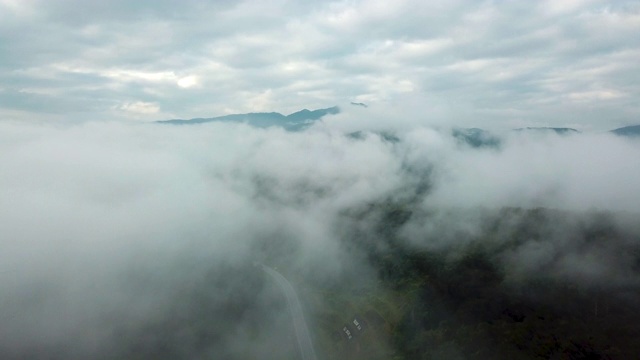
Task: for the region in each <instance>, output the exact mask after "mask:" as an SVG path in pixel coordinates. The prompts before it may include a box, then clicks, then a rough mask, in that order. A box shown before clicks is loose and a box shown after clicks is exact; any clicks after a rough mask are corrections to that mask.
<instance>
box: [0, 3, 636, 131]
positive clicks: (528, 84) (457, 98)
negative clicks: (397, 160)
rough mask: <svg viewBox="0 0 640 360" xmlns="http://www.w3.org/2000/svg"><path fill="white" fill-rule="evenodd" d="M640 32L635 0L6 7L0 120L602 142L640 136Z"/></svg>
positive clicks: (0, 20)
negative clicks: (617, 132) (637, 132)
mask: <svg viewBox="0 0 640 360" xmlns="http://www.w3.org/2000/svg"><path fill="white" fill-rule="evenodd" d="M639 33H640V1H637V0H620V1H602V0H563V1H558V0H548V1H475V0H473V1H472V0H447V1H438V0H434V1H423V0H399V1H386V0H371V1H357V0H349V1H322V2H319V1H318V2H315V1H314V2H311V1H287V0H272V1H253V0H248V1H226V0H223V1H197V0H186V1H180V2H178V1H169V0H161V1H136V2H130V1H123V0H114V1H100V2H98V1H90V2H88V1H81V0H20V1H18V0H0V54H2V55H1V56H0V121H7V120H9V121H19V122H54V123H77V122H83V121H106V120H118V121H132V122H147V121H151V120H161V119H171V118H193V117H211V116H218V115H224V114H228V113H244V112H257V111H277V112H281V113H284V114H287V113H291V112H295V111H297V110H300V109H302V108H309V109H314V108H323V107H329V106H334V105H344V104H349V103H350V102H352V101H353V102H363V103H366V104H368V105H369V106H370V107H369V108H370V109H371V111H372V112H376V111H381V112H383V111H382V110H383V109H391V110H389V111H387V112H386V113H391V114H394V113H395V114H397V111H396V112H394V111H393V110H394V109H402V113H401V116H403V117H406V118H409V119H411V121H412V122H413V123H417V124H421V123H427V122H430V121H438V122H446V123H450V124H455V125H459V126H468V127H481V128H515V127H523V126H569V127H574V128H578V129H580V130H585V131H604V130H609V129H613V128H617V127H621V126H626V125H632V124H637V123H640V105H639V103H638V101H637V99H638V98H639V97H640V65H638V64H639V62H638V59H640V37H639V36H637V34H639ZM389 121H394V120H393V119H390V120H389Z"/></svg>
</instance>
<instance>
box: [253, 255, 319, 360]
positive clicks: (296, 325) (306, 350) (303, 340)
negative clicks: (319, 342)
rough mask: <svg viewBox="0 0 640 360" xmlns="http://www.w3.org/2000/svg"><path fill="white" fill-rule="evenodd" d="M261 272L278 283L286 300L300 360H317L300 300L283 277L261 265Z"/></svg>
mask: <svg viewBox="0 0 640 360" xmlns="http://www.w3.org/2000/svg"><path fill="white" fill-rule="evenodd" d="M262 270H264V272H266V273H267V274H269V275H270V276H271V277H272V278H273V279H274V280H275V281H276V283H278V286H280V289H282V292H283V293H284V295H285V297H286V298H287V304H288V307H289V312H290V313H291V318H292V321H293V329H294V330H295V333H296V339H297V340H298V349H300V356H301V357H302V360H317V358H316V352H315V350H314V349H313V342H312V341H311V336H310V335H309V329H308V328H307V322H306V321H305V320H304V314H303V313H302V306H301V305H300V300H299V299H298V295H297V294H296V291H295V290H294V289H293V286H291V284H290V283H289V281H288V280H287V279H286V278H285V277H284V276H282V275H281V274H280V273H279V272H277V271H275V270H273V269H272V268H270V267H267V266H264V265H262Z"/></svg>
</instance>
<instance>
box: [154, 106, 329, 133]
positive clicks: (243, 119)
mask: <svg viewBox="0 0 640 360" xmlns="http://www.w3.org/2000/svg"><path fill="white" fill-rule="evenodd" d="M339 112H340V108H339V107H337V106H333V107H329V108H325V109H317V110H308V109H302V110H300V111H297V112H294V113H292V114H289V115H282V114H280V113H277V112H257V113H247V114H231V115H224V116H217V117H212V118H195V119H188V120H182V119H173V120H161V121H157V123H161V124H172V125H194V124H203V123H209V122H239V123H245V124H248V125H251V126H255V127H259V128H267V127H272V126H279V127H282V128H284V129H286V130H289V131H300V130H304V129H306V128H307V127H309V126H311V124H313V123H314V122H315V121H317V120H320V119H321V118H322V117H323V116H325V115H332V114H337V113H339Z"/></svg>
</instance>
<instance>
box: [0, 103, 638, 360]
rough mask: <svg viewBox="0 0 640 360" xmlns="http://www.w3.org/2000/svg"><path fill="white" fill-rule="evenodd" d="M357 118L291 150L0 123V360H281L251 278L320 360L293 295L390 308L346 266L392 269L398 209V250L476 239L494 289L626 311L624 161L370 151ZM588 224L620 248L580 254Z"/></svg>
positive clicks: (608, 144) (230, 133)
mask: <svg viewBox="0 0 640 360" xmlns="http://www.w3.org/2000/svg"><path fill="white" fill-rule="evenodd" d="M365 110H366V109H363V110H362V111H360V110H357V111H355V110H354V112H352V113H351V114H348V115H339V116H336V117H332V118H328V119H326V120H325V121H323V122H319V123H317V124H315V125H314V126H313V127H311V128H309V129H307V130H306V131H302V132H287V131H285V130H282V129H280V128H268V129H257V128H253V127H250V126H248V125H244V124H233V123H208V124H201V125H193V126H164V125H158V124H131V123H119V122H112V123H109V122H107V123H83V124H79V125H73V126H64V127H58V126H53V125H46V124H23V123H11V122H0V164H2V167H1V168H0V234H1V236H0V248H1V251H0V288H1V289H2V291H1V292H0V304H1V306H0V357H2V358H33V359H38V358H41V359H44V358H47V359H58V358H59V359H76V358H77V359H81V358H154V359H159V358H193V359H251V358H256V359H285V358H291V359H297V358H298V356H299V355H298V349H297V347H296V343H295V337H294V335H292V329H291V319H290V317H289V315H290V314H289V312H288V310H287V305H286V302H285V300H284V298H283V297H282V294H281V293H280V291H279V289H278V288H277V286H276V285H275V284H274V283H273V281H271V280H270V279H269V277H266V276H265V274H264V272H263V271H262V270H261V267H260V266H262V265H265V266H269V267H271V268H274V269H277V270H278V271H280V272H281V273H282V274H283V275H284V276H285V277H286V278H287V279H289V281H291V283H292V284H293V285H294V287H295V288H296V290H297V291H298V292H299V293H300V294H301V298H302V300H303V306H304V308H305V312H306V314H307V321H308V323H309V327H310V332H311V335H312V337H314V342H315V343H316V347H317V349H316V351H317V353H318V358H321V359H324V358H329V356H328V355H326V354H328V353H331V351H332V350H331V349H323V348H322V347H323V345H322V344H326V342H321V341H320V340H318V339H319V336H320V335H318V334H320V333H321V332H322V331H323V330H322V329H321V327H322V326H325V325H323V324H324V323H323V320H322V318H319V317H315V316H314V314H315V313H317V311H315V310H314V306H317V304H318V302H320V303H323V301H325V298H323V296H315V297H314V296H306V295H305V294H308V293H314V292H313V291H315V290H314V289H318V288H323V287H326V288H332V289H340V288H342V287H341V286H343V285H344V286H345V287H349V286H352V285H353V284H374V285H372V287H375V288H376V289H378V290H379V291H380V292H385V291H387V289H386V285H385V283H384V282H383V281H381V280H380V279H379V276H380V275H379V272H378V271H377V269H376V267H375V266H374V264H373V263H372V262H371V257H370V256H368V254H367V253H366V251H365V250H363V243H364V244H366V246H370V247H371V248H375V249H377V250H376V252H377V253H378V254H384V253H385V251H387V250H388V249H389V244H388V243H386V242H385V241H384V238H385V235H384V231H383V232H382V234H383V235H380V234H381V232H380V231H378V230H377V229H378V228H379V227H380V226H379V225H380V221H381V220H380V218H381V216H382V215H380V214H381V211H380V210H378V208H379V207H381V208H384V206H385V205H384V204H393V206H402V207H403V209H409V210H408V211H407V212H408V213H409V215H407V217H406V219H405V220H403V221H402V222H401V223H400V224H399V225H398V226H397V228H392V229H391V230H389V231H393V236H392V237H393V239H394V241H395V242H397V243H398V244H401V246H402V247H403V248H405V249H408V250H407V251H416V252H424V251H430V252H433V253H434V254H436V256H437V257H439V258H441V259H444V260H445V261H455V259H457V258H458V257H460V256H462V255H460V254H461V253H463V252H464V251H465V249H467V248H468V247H470V246H479V245H478V240H477V239H478V235H479V234H482V233H484V232H486V231H488V230H487V229H488V228H491V231H492V234H494V235H495V236H493V237H492V242H490V243H487V244H484V243H483V244H481V245H482V246H485V245H486V249H489V250H486V251H495V252H494V253H493V254H494V256H493V257H492V259H493V260H494V261H495V263H496V264H498V266H499V267H500V268H501V269H503V271H504V273H505V274H506V275H505V277H504V279H503V280H501V282H502V283H503V285H504V286H505V288H516V287H517V286H518V283H521V282H524V281H528V280H527V279H531V278H536V277H540V276H548V277H549V278H551V279H554V281H560V282H566V283H569V284H573V286H577V287H579V288H584V289H587V290H588V289H592V288H597V289H601V290H602V289H604V290H603V291H613V290H610V289H620V288H624V290H625V292H624V294H626V295H624V296H632V297H633V296H635V295H629V294H630V293H629V291H632V293H633V294H635V292H633V291H636V290H637V288H638V285H640V284H639V283H638V280H640V274H639V273H638V265H637V262H638V258H637V256H636V255H637V253H633V251H631V250H630V249H637V248H638V246H640V243H638V242H637V241H640V229H639V228H638V225H637V224H638V223H639V222H638V219H639V217H640V181H638V180H639V179H640V141H637V140H634V139H627V138H622V137H616V136H614V135H611V134H609V133H583V134H573V135H565V136H561V135H557V134H555V133H526V132H525V133H523V132H511V131H504V132H503V133H501V136H503V139H504V140H503V142H502V143H501V145H500V146H499V147H486V148H474V147H471V146H469V145H467V144H465V143H463V142H460V141H459V140H457V139H456V138H454V137H453V136H451V129H450V128H447V127H446V126H445V125H444V124H434V125H433V126H430V127H424V126H413V125H410V124H409V123H408V122H400V123H401V126H395V127H394V126H393V124H394V122H393V121H392V119H391V120H389V119H387V123H386V125H388V126H386V127H385V126H383V125H384V124H383V122H384V121H383V120H381V119H377V120H375V121H376V124H377V125H376V128H375V129H371V130H370V131H368V130H367V129H366V128H364V127H363V126H362V125H359V124H366V123H367V119H366V116H367V115H366V111H365ZM389 116H391V115H389ZM340 120H344V121H343V122H342V123H341V122H340ZM378 125H380V126H378ZM383 128H384V131H385V132H384V133H383V132H381V130H382V129H383ZM353 131H361V132H360V133H358V136H353ZM385 134H386V135H385ZM388 134H392V135H388ZM381 204H382V205H381ZM371 209H373V210H371ZM505 209H515V210H513V211H510V212H508V213H507V212H506V211H507V210H505ZM531 209H546V212H545V213H544V214H543V215H541V219H543V220H541V222H540V224H541V225H540V227H539V228H537V229H536V231H537V234H538V236H537V237H536V236H534V237H532V240H531V241H524V242H522V243H519V244H518V245H517V246H509V247H507V248H505V246H502V245H503V244H504V243H506V242H507V241H508V239H509V238H510V236H512V235H511V234H513V233H514V232H515V231H517V229H518V226H519V225H518V224H520V223H521V221H520V218H521V217H525V216H529V215H527V214H528V213H527V212H526V211H527V210H531ZM403 211H405V210H403ZM354 214H355V215H354ZM556 218H557V219H560V220H558V222H554V221H556V220H557V219H556ZM498 220H499V221H500V224H499V225H496V226H495V227H491V226H490V225H489V224H491V223H492V222H495V221H498ZM509 224H512V225H513V226H512V227H511V225H509ZM594 224H596V225H598V226H599V225H601V224H606V226H607V229H613V230H612V231H613V232H614V233H616V234H619V236H618V237H617V238H616V239H615V241H613V240H612V241H610V242H597V243H593V242H589V241H587V240H585V239H584V238H582V237H581V236H580V234H582V233H583V232H584V231H587V230H588V231H591V230H589V229H593V228H594V226H596V225H594ZM603 226H604V225H603ZM585 229H587V230H585ZM594 231H595V230H594ZM354 237H357V238H358V239H359V240H358V244H359V245H353V244H352V243H351V239H352V238H354ZM541 239H542V240H541ZM634 251H635V250H634ZM634 254H636V255H634ZM513 291H514V292H515V291H519V290H517V289H514V290H513ZM599 291H600V290H599ZM314 294H317V293H314ZM305 299H306V300H305ZM309 299H312V300H309ZM633 299H635V297H633ZM533 301H534V302H535V301H537V300H535V297H534V300H533ZM325 306H329V305H326V303H325ZM344 321H345V322H348V321H349V319H345V320H344ZM340 328H341V324H337V325H336V329H337V330H338V331H339V330H340ZM336 341H337V340H336ZM345 341H346V340H345ZM380 344H381V345H380V346H381V347H382V348H384V351H386V352H387V353H388V352H393V351H394V347H396V346H397V344H396V343H394V341H393V339H391V338H388V339H384V340H381V342H380ZM358 351H360V350H358ZM362 351H364V350H362ZM450 351H451V352H450V353H449V354H450V358H455V357H457V358H466V355H465V353H464V352H463V351H462V350H460V349H453V350H450ZM451 354H454V355H451ZM442 356H443V357H445V358H446V356H445V355H442ZM496 356H497V358H498V357H499V356H498V355H496Z"/></svg>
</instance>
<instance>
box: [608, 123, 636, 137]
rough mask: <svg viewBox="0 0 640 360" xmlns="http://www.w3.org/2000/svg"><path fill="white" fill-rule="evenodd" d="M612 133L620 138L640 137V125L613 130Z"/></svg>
mask: <svg viewBox="0 0 640 360" xmlns="http://www.w3.org/2000/svg"><path fill="white" fill-rule="evenodd" d="M611 132H612V133H614V134H616V135H619V136H628V137H638V136H640V125H632V126H625V127H621V128H617V129H615V130H611Z"/></svg>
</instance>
